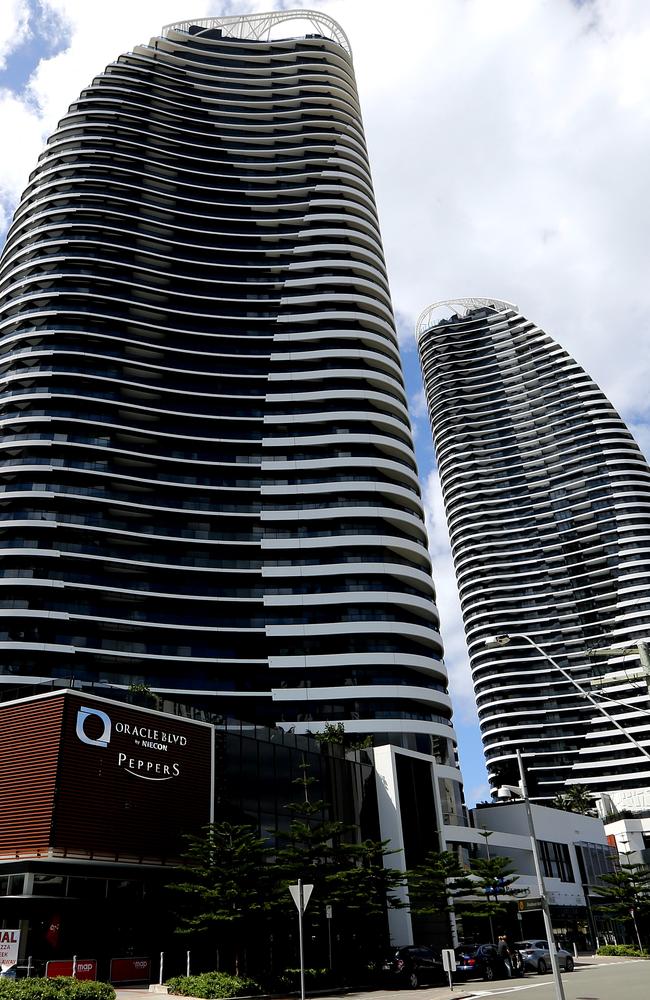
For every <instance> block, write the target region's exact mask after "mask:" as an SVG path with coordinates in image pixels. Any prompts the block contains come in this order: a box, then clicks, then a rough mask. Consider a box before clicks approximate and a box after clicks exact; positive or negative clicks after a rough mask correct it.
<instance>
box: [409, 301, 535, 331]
mask: <svg viewBox="0 0 650 1000" xmlns="http://www.w3.org/2000/svg"><path fill="white" fill-rule="evenodd" d="M485 307H488V308H490V309H495V310H496V311H497V312H507V311H508V310H513V309H514V311H515V312H519V307H518V306H516V305H514V304H513V303H512V302H504V301H503V299H481V298H469V299H444V300H443V301H442V302H434V303H432V305H430V306H427V307H426V309H424V310H423V312H421V313H420V315H419V316H418V319H417V323H416V324H415V335H416V337H420V336H421V335H422V334H423V333H426V331H427V330H430V329H431V327H433V326H436V324H437V323H439V322H440V317H438V318H437V319H434V316H435V313H436V312H440V311H442V310H443V309H447V310H449V313H450V314H452V313H455V314H456V315H457V316H465V315H466V314H467V313H468V312H471V311H472V309H482V308H485Z"/></svg>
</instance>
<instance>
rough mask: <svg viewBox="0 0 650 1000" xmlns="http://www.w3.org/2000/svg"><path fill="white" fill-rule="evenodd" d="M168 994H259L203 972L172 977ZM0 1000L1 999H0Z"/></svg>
mask: <svg viewBox="0 0 650 1000" xmlns="http://www.w3.org/2000/svg"><path fill="white" fill-rule="evenodd" d="M165 985H166V986H167V987H168V989H169V992H170V993H176V994H178V995H180V996H182V997H202V998H203V1000H213V998H215V997H246V996H251V994H253V993H259V992H260V986H259V983H256V982H255V980H254V979H246V978H245V977H243V976H230V975H228V973H227V972H203V973H201V975H199V976H174V977H173V979H168V980H167V983H166V984H165ZM0 1000H2V998H0Z"/></svg>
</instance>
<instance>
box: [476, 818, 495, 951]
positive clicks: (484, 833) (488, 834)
mask: <svg viewBox="0 0 650 1000" xmlns="http://www.w3.org/2000/svg"><path fill="white" fill-rule="evenodd" d="M478 833H479V834H480V835H481V837H483V839H484V840H485V854H486V857H487V860H488V861H489V860H490V845H489V843H488V840H489V838H490V837H491V836H492V834H493V833H494V830H486V829H485V827H481V829H480V830H478ZM487 901H488V905H489V903H490V896H489V895H488V897H487ZM494 902H495V903H496V902H497V894H496V892H495V893H494ZM488 921H489V924H490V941H496V938H495V936H494V924H493V923H492V914H490V913H488Z"/></svg>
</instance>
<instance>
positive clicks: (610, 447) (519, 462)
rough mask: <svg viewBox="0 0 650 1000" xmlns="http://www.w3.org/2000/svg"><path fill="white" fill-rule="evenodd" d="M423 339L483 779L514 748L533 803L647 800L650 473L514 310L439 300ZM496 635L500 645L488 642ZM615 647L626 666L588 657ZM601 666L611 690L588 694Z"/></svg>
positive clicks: (609, 409)
mask: <svg viewBox="0 0 650 1000" xmlns="http://www.w3.org/2000/svg"><path fill="white" fill-rule="evenodd" d="M417 333H418V341H419V349H420V357H421V363H422V370H423V373H424V380H425V386H426V393H427V399H428V405H429V413H430V417H431V423H432V427H433V433H434V438H435V443H436V452H437V458H438V465H439V469H440V476H441V480H442V488H443V493H444V499H445V507H446V512H447V519H448V522H449V530H450V536H451V544H452V550H453V557H454V562H455V568H456V576H457V579H458V587H459V591H460V598H461V605H462V610H463V617H464V622H465V631H466V635H467V641H468V646H469V653H470V662H471V667H472V673H473V678H474V685H475V689H476V696H477V703H478V711H479V718H480V724H481V731H482V735H483V742H484V747H485V753H486V757H487V763H488V769H489V770H490V772H491V773H492V775H494V771H495V769H496V768H497V767H498V765H500V764H504V763H507V762H508V761H512V759H513V755H514V753H515V751H516V750H517V749H520V750H522V752H525V753H526V754H534V759H533V760H532V771H533V773H534V776H535V777H537V778H538V779H539V782H540V788H539V795H540V796H549V795H554V794H556V793H557V792H560V791H562V788H563V786H564V783H565V782H569V783H575V784H584V785H586V786H588V787H589V788H590V789H591V790H592V791H594V792H608V793H609V794H610V795H611V797H612V799H613V800H614V803H615V804H618V805H620V806H623V805H632V806H638V805H643V804H644V803H645V804H646V805H650V791H649V789H650V700H649V698H648V687H647V681H648V680H650V677H648V678H645V679H644V677H643V672H642V671H641V670H640V669H638V662H639V651H638V650H637V649H636V647H635V644H636V643H637V642H639V641H642V640H644V639H647V638H648V636H650V588H649V586H648V583H649V581H650V469H649V468H648V464H647V462H646V461H645V459H644V458H643V456H642V454H641V452H640V450H639V448H638V447H637V445H636V443H635V442H634V440H633V438H632V435H631V434H630V432H629V430H628V429H627V427H626V426H625V424H624V422H623V421H622V420H621V418H620V416H619V415H618V413H617V412H616V410H615V409H614V407H613V406H612V404H611V403H610V402H609V401H608V400H607V399H606V397H605V396H604V394H603V392H602V391H601V390H600V389H599V388H598V386H597V385H596V384H595V383H594V382H593V381H592V380H591V379H590V378H589V376H588V375H587V374H586V373H585V372H584V371H583V370H582V368H580V366H579V365H578V364H576V362H575V361H574V360H573V358H571V357H570V356H569V355H568V354H567V352H566V351H565V350H563V349H562V348H561V347H560V346H559V344H557V343H555V342H554V341H553V340H552V339H551V338H550V337H549V336H548V335H547V334H546V333H544V331H542V330H540V329H538V328H537V327H536V326H535V325H534V324H533V323H532V322H531V321H530V320H527V319H526V318H525V317H524V316H522V315H521V314H520V313H519V311H518V309H517V307H516V306H513V305H510V304H509V303H507V302H500V301H497V300H495V299H461V300H457V301H450V302H444V303H438V304H436V305H434V306H431V307H430V308H429V309H427V310H425V312H424V313H423V314H422V316H421V317H420V319H419V321H418V329H417ZM499 634H501V635H509V636H510V637H511V638H510V641H509V642H507V643H506V644H504V645H503V646H501V648H489V647H486V644H485V641H486V639H487V638H488V637H491V636H495V635H499ZM534 644H536V646H538V647H540V648H539V649H538V648H535V645H534ZM612 646H614V647H620V648H621V649H622V650H623V649H625V650H627V653H626V654H625V655H624V656H618V657H612V656H610V658H609V662H608V661H607V660H602V659H601V660H595V659H593V658H592V657H590V656H589V655H588V654H589V652H590V651H592V650H594V649H602V648H605V649H607V648H611V647H612ZM630 647H631V648H630ZM546 654H548V655H550V656H551V657H552V658H553V659H554V660H555V661H556V663H557V665H558V666H559V667H560V668H562V669H561V670H558V669H557V668H555V667H553V666H552V664H551V663H550V662H549V660H548V659H547V655H546ZM626 665H627V667H628V668H629V669H628V670H627V673H625V672H621V669H622V668H623V667H625V666H626ZM635 666H636V667H637V669H635ZM562 670H564V671H565V672H566V674H567V675H568V676H565V675H564V674H563V673H562ZM603 671H604V672H605V673H606V674H607V675H608V677H609V679H610V680H611V681H612V683H608V684H606V685H604V686H601V687H593V686H592V685H591V679H592V678H593V677H594V676H595V675H596V674H598V673H603ZM572 679H573V681H575V682H577V683H578V684H580V685H581V686H582V687H583V688H584V689H585V690H586V691H588V692H589V693H590V695H591V696H592V697H593V698H594V700H595V701H596V702H597V703H598V704H600V705H601V706H602V707H603V708H605V710H606V713H608V714H609V715H610V717H612V718H615V719H616V721H617V722H618V724H619V726H620V727H621V729H622V730H625V731H626V732H627V733H628V734H629V735H628V736H627V737H626V735H625V734H624V733H622V732H621V731H620V730H619V729H617V728H615V726H614V725H613V724H612V723H611V722H610V721H608V718H607V715H606V714H603V713H602V712H600V711H599V710H598V709H597V708H595V707H594V705H592V704H591V703H590V702H589V700H587V699H585V698H584V697H583V696H582V694H581V692H580V690H579V689H578V688H577V687H576V686H574V684H573V683H572ZM615 679H616V680H617V683H614V680H615ZM607 699H610V700H607ZM622 702H624V703H625V704H622ZM629 736H631V737H632V739H630V738H629Z"/></svg>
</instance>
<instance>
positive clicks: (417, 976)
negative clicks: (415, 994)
mask: <svg viewBox="0 0 650 1000" xmlns="http://www.w3.org/2000/svg"><path fill="white" fill-rule="evenodd" d="M382 971H383V974H384V978H386V979H388V980H389V982H390V983H392V984H393V986H395V988H396V989H403V988H404V987H405V986H410V987H411V989H413V990H414V989H417V987H418V986H419V985H420V983H438V982H439V983H442V982H444V979H445V971H444V969H443V967H442V956H441V955H440V952H439V951H435V950H434V949H433V948H428V947H427V946H426V945H407V946H406V947H404V948H394V949H393V950H392V951H391V952H389V954H388V955H387V956H386V959H385V960H384V962H383V964H382Z"/></svg>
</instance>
